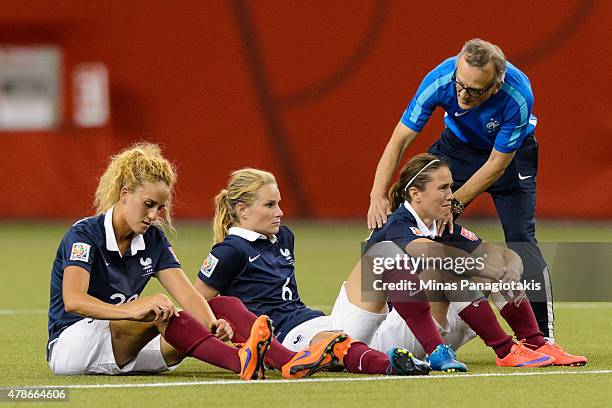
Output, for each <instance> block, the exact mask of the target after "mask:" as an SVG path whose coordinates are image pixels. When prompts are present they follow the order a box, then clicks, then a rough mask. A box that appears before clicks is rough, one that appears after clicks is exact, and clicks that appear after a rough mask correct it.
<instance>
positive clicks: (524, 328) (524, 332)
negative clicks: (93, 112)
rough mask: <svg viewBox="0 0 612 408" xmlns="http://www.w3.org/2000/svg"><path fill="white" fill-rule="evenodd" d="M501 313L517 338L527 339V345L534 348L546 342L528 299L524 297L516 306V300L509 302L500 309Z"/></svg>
mask: <svg viewBox="0 0 612 408" xmlns="http://www.w3.org/2000/svg"><path fill="white" fill-rule="evenodd" d="M500 314H501V315H502V317H503V318H504V319H506V321H507V322H508V325H510V327H511V328H512V331H514V335H515V336H516V338H517V339H519V340H522V339H525V345H526V346H527V347H529V348H531V349H533V350H535V349H537V348H538V347H541V346H543V345H544V344H545V343H546V340H545V339H544V334H543V333H542V332H541V331H540V328H539V327H538V322H537V321H536V318H535V315H534V314H533V310H532V309H531V304H530V303H529V301H528V300H527V299H523V301H522V302H521V304H520V305H518V306H516V305H515V304H514V302H508V303H507V304H506V306H504V307H503V308H502V310H500Z"/></svg>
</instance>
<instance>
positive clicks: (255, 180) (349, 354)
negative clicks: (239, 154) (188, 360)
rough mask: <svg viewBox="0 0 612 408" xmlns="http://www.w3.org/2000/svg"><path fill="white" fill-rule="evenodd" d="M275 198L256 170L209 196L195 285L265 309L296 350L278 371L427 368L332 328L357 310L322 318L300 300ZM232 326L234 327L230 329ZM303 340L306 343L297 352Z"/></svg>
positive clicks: (237, 175) (288, 236)
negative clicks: (208, 226) (210, 227)
mask: <svg viewBox="0 0 612 408" xmlns="http://www.w3.org/2000/svg"><path fill="white" fill-rule="evenodd" d="M279 202H280V192H279V190H278V187H277V184H276V180H275V179H274V176H273V175H272V174H270V173H268V172H265V171H261V170H256V169H242V170H238V171H236V172H234V173H233V174H232V177H231V179H230V181H229V185H228V186H227V189H226V190H222V191H221V193H219V194H218V195H217V197H216V198H215V204H216V211H215V219H214V222H213V224H214V240H215V243H216V245H215V246H214V247H213V249H212V251H211V253H210V254H209V255H208V257H207V258H206V260H205V261H204V264H203V265H202V268H201V269H200V272H199V274H198V279H196V282H195V284H194V286H195V287H196V289H197V290H198V291H199V292H200V293H201V294H202V295H203V296H204V297H206V298H207V299H209V302H210V303H211V304H214V303H215V302H216V301H217V299H224V298H225V299H227V298H226V297H225V296H221V297H216V296H217V295H218V294H222V295H229V296H235V297H237V298H239V299H240V300H242V302H244V304H245V305H246V307H247V308H248V309H249V310H250V311H252V312H253V313H254V314H255V315H262V314H268V315H269V316H270V317H271V318H272V320H273V321H274V324H275V327H276V331H275V333H276V337H277V338H278V340H279V341H281V342H282V345H283V346H285V347H286V348H288V349H291V350H294V351H296V352H298V353H297V354H295V356H294V357H293V358H292V359H291V361H290V362H288V363H286V364H285V365H284V366H283V367H282V371H283V374H284V375H285V376H292V375H293V374H295V375H296V376H307V375H310V374H312V373H313V372H315V371H317V370H319V369H321V368H324V367H328V366H330V365H332V364H336V363H337V364H340V365H344V366H345V367H346V369H347V370H348V371H349V372H353V373H368V374H394V375H411V374H427V373H428V372H429V367H428V366H427V365H426V364H425V363H423V362H420V361H418V360H414V359H413V358H412V355H411V354H410V353H409V352H408V351H407V350H405V349H401V348H394V349H392V350H390V352H389V355H387V354H385V353H382V352H379V351H376V350H373V349H371V348H369V347H368V346H367V345H366V344H364V343H362V342H352V343H350V342H351V340H350V339H349V338H348V336H347V335H346V334H344V333H341V332H337V331H336V332H334V331H333V330H339V329H341V327H342V325H341V324H339V323H338V322H340V321H341V320H342V319H346V318H355V319H360V318H361V316H360V315H359V314H357V315H354V314H350V315H349V316H348V317H347V316H343V312H344V310H343V309H338V310H336V309H335V310H334V313H332V315H331V316H325V315H324V314H323V312H320V311H318V310H311V309H309V308H308V307H306V306H305V305H304V304H303V303H302V301H301V300H300V297H299V295H298V290H297V283H296V279H295V271H294V266H293V263H294V254H293V234H292V233H291V231H290V230H289V229H288V228H287V227H284V226H283V227H281V225H280V221H281V217H282V215H283V212H282V211H281V209H280V207H279ZM229 299H233V298H229ZM341 306H342V305H341ZM354 309H355V308H354ZM225 310H226V311H230V310H232V308H229V307H226V308H225ZM366 315H367V313H366ZM217 316H219V317H223V318H224V319H226V320H227V321H228V322H229V323H230V324H231V325H235V324H236V322H237V319H236V318H235V316H229V315H227V314H224V313H217ZM253 318H254V316H253ZM365 319H367V316H366V317H365ZM238 320H239V319H238ZM241 324H244V323H241ZM364 324H367V322H364ZM236 326H237V325H236ZM239 331H240V330H239V329H236V330H234V332H235V333H236V334H239ZM349 343H350V347H349ZM309 344H312V345H311V347H310V348H309V349H307V350H306V351H303V350H304V349H305V348H306V347H308V345H309ZM275 348H276V349H280V348H281V347H279V346H275V344H273V345H272V348H271V349H270V352H269V353H268V355H270V354H272V353H273V352H274V350H275ZM347 348H348V351H347ZM309 367H312V369H311V370H308V369H309ZM277 368H278V367H277Z"/></svg>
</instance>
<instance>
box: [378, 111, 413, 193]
mask: <svg viewBox="0 0 612 408" xmlns="http://www.w3.org/2000/svg"><path fill="white" fill-rule="evenodd" d="M416 136H417V133H416V132H414V131H413V130H411V129H410V128H408V127H406V126H405V125H403V124H402V123H401V122H400V123H398V124H397V126H396V127H395V130H394V131H393V134H392V135H391V139H389V142H388V143H387V146H386V147H385V151H384V152H383V154H382V156H381V158H380V160H379V162H378V166H376V174H375V175H374V183H373V184H372V190H371V192H370V198H380V197H385V196H386V194H387V189H388V188H389V183H390V182H391V179H392V177H393V174H394V173H395V170H396V169H397V166H398V165H399V162H400V160H401V159H402V157H403V156H404V153H405V152H406V149H407V148H408V146H410V144H411V143H412V142H413V141H414V139H415V138H416Z"/></svg>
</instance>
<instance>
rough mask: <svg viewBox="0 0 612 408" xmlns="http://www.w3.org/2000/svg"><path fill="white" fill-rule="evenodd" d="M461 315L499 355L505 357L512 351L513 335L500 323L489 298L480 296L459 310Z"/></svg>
mask: <svg viewBox="0 0 612 408" xmlns="http://www.w3.org/2000/svg"><path fill="white" fill-rule="evenodd" d="M459 316H460V317H461V318H462V319H463V320H464V321H465V322H466V323H467V324H468V326H470V327H471V328H472V330H474V331H475V332H476V334H477V335H478V336H480V338H481V339H482V340H483V341H484V342H485V344H486V345H487V346H489V347H491V348H492V349H493V350H494V351H495V354H496V355H497V357H499V358H504V357H506V356H507V355H508V353H510V350H511V349H512V345H513V344H514V342H513V341H512V336H509V335H508V334H506V332H504V329H502V327H501V326H500V325H499V322H498V321H497V319H496V318H495V313H493V309H491V306H490V305H489V302H488V301H487V299H485V298H480V299H478V300H476V301H474V302H472V303H470V305H469V306H468V307H466V308H465V309H463V310H462V311H461V312H459Z"/></svg>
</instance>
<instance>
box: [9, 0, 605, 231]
mask: <svg viewBox="0 0 612 408" xmlns="http://www.w3.org/2000/svg"><path fill="white" fill-rule="evenodd" d="M449 4H450V3H448V2H411V1H391V2H388V1H382V0H381V1H375V0H372V1H365V0H357V1H329V2H311V1H306V0H300V1H289V2H286V1H280V0H277V1H271V0H258V1H252V2H248V1H241V0H233V1H210V2H201V1H179V2H167V1H136V0H132V1H129V2H126V1H87V2H85V1H78V0H65V1H61V2H57V1H55V0H53V1H51V0H49V1H42V0H40V1H33V0H32V1H24V0H4V1H3V2H2V7H1V8H0V46H2V45H35V44H50V45H57V46H58V47H60V48H61V50H62V54H63V70H64V73H63V76H64V79H63V83H64V90H63V94H64V97H63V105H64V106H63V114H62V116H63V121H62V125H61V126H60V127H59V128H58V129H56V130H53V131H44V132H32V131H29V132H0V149H1V152H2V156H1V160H0V175H1V179H2V182H3V188H2V194H1V197H2V199H1V200H0V218H3V219H10V218H75V217H79V216H82V215H83V214H85V213H88V212H90V211H91V202H92V196H93V192H94V190H95V187H96V179H97V177H99V176H100V174H101V172H102V170H103V169H104V167H105V166H106V164H107V163H108V161H107V158H108V156H109V155H110V154H112V153H114V152H117V151H118V150H119V149H121V148H123V147H126V146H128V145H129V144H131V143H133V142H135V141H137V140H150V141H154V142H157V143H160V144H162V145H163V147H164V151H165V153H166V155H167V156H168V157H169V158H171V159H172V160H173V161H174V162H175V163H176V164H177V166H178V169H179V185H178V190H177V207H176V214H177V216H179V217H183V218H203V217H210V216H211V215H212V197H213V196H214V194H215V193H216V192H217V191H218V190H219V189H220V188H221V187H222V186H223V185H224V183H225V181H226V179H227V175H228V173H229V172H230V171H231V170H232V169H236V168H240V167H244V166H256V167H261V168H266V169H269V170H271V171H273V172H275V173H276V174H277V175H278V178H279V182H280V184H281V189H282V191H283V193H284V196H283V201H284V209H285V213H286V214H287V215H289V216H293V217H305V218H309V217H312V218H363V219H365V213H366V211H367V207H368V202H369V198H368V194H369V189H370V186H371V182H372V178H373V174H374V170H375V166H376V163H377V161H378V158H379V157H380V154H381V152H382V149H383V148H384V145H385V143H386V142H387V140H388V137H389V136H390V134H391V131H392V130H393V128H394V126H395V124H396V123H397V121H398V120H399V118H400V116H401V114H402V112H403V110H404V108H405V106H406V104H407V103H408V102H409V100H410V99H411V97H412V95H413V94H414V92H415V90H416V87H417V86H418V84H419V82H420V80H421V78H422V77H423V76H424V75H425V74H426V73H427V72H428V71H429V70H430V69H432V68H433V67H434V66H435V65H436V64H438V63H439V62H440V61H441V60H442V59H444V58H446V57H448V56H450V55H453V54H456V53H457V52H458V51H459V49H460V47H461V46H462V44H463V42H464V41H466V40H467V39H470V38H472V37H482V38H484V39H487V40H489V41H492V42H494V43H497V44H499V45H500V46H501V47H502V49H503V50H504V51H505V52H506V54H507V56H508V59H509V60H510V61H512V62H513V63H515V65H518V66H519V68H521V69H522V70H523V71H524V72H525V73H526V74H527V75H528V76H529V77H530V79H531V82H532V85H533V90H534V93H535V96H536V99H535V106H534V113H535V114H536V115H537V116H538V118H539V125H538V131H537V133H536V136H537V138H538V140H539V142H540V154H541V156H540V171H539V175H538V206H537V214H538V216H539V217H558V218H596V217H605V218H610V217H612V194H611V188H610V184H611V180H612V164H611V161H610V156H611V153H612V152H611V150H612V149H611V136H612V99H611V95H612V80H611V79H610V72H611V71H612V42H610V38H609V27H610V25H611V24H612V3H611V2H607V1H599V2H595V1H593V2H590V1H564V2H557V1H555V2H551V1H550V2H548V1H544V2H535V3H534V2H533V1H528V0H519V1H516V0H515V1H513V2H501V1H491V2H481V1H464V2H461V4H460V6H457V7H458V8H456V9H453V8H450V7H449V6H448V5H449ZM88 62H102V63H104V64H106V66H107V68H108V72H109V78H110V81H109V83H110V96H111V104H110V106H111V120H110V122H109V123H108V125H107V126H104V127H99V128H80V127H78V126H77V125H76V124H75V123H74V122H73V121H72V110H73V104H74V95H73V91H72V88H71V79H70V78H71V72H72V70H73V68H74V67H75V66H77V65H78V64H81V63H88ZM0 103H2V101H1V100H0ZM441 129H442V122H441V112H437V114H436V115H435V116H434V117H433V118H432V120H431V121H430V124H429V125H428V127H427V128H426V131H424V132H423V134H422V135H421V136H420V139H419V141H418V143H417V145H416V146H414V147H413V148H412V149H411V152H412V153H417V152H421V151H424V150H425V149H426V147H427V146H429V145H430V144H431V143H432V142H433V141H434V140H435V139H436V138H437V136H438V134H439V132H440V130H441ZM492 213H493V208H492V206H491V204H490V200H489V199H488V198H487V199H484V198H481V199H479V200H478V201H477V202H476V203H475V204H474V205H473V206H472V207H470V209H469V214H471V215H476V216H479V215H483V216H486V215H490V214H492ZM364 222H365V221H364Z"/></svg>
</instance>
